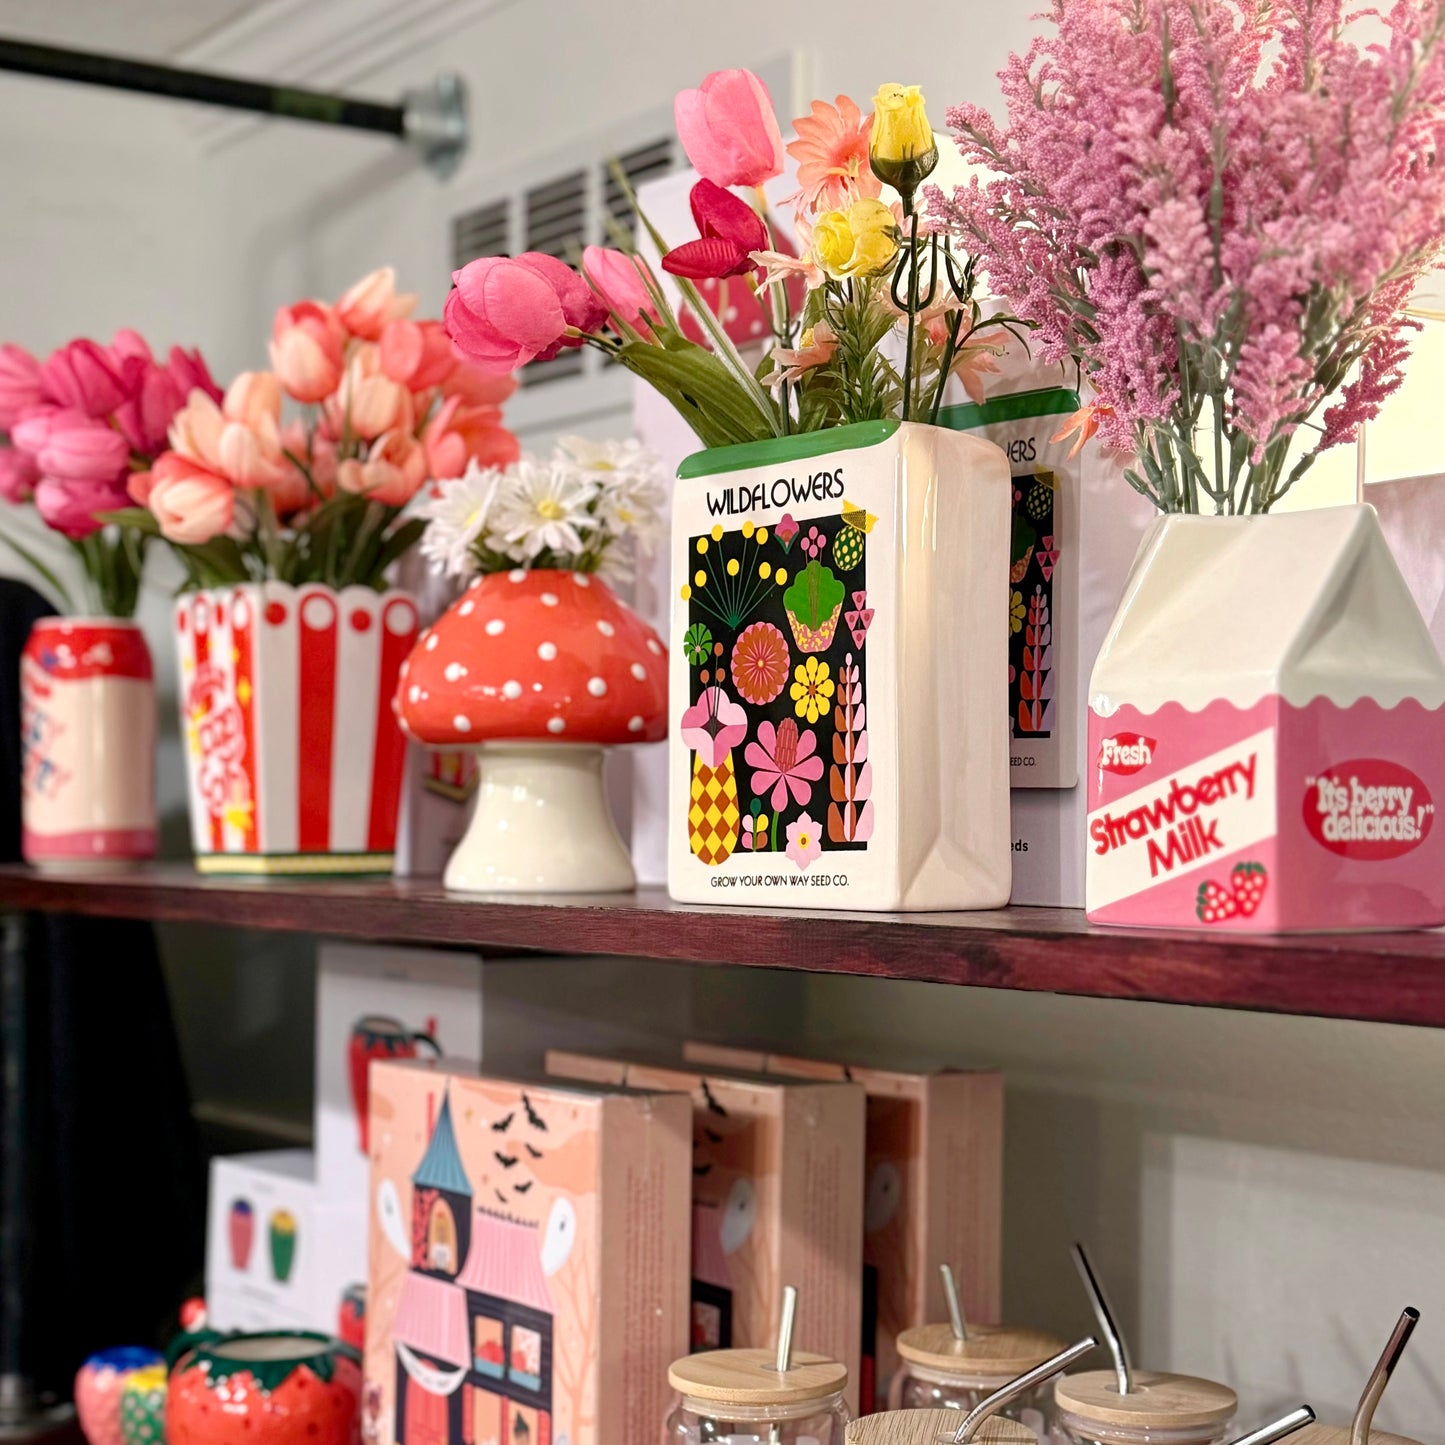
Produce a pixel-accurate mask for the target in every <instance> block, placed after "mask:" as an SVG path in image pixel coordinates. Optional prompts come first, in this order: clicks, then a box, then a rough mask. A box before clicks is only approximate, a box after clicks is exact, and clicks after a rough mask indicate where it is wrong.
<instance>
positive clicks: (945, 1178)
mask: <svg viewBox="0 0 1445 1445" xmlns="http://www.w3.org/2000/svg"><path fill="white" fill-rule="evenodd" d="M683 1057H684V1058H685V1059H687V1060H688V1061H689V1062H690V1063H696V1064H705V1065H708V1066H711V1067H715V1068H732V1069H749V1070H755V1071H758V1072H764V1073H769V1074H783V1075H789V1076H795V1077H798V1078H813V1079H851V1080H852V1081H853V1082H854V1083H856V1084H860V1085H861V1086H862V1088H863V1091H864V1093H865V1094H866V1095H867V1096H868V1105H867V1157H866V1164H865V1173H864V1190H863V1198H864V1211H863V1276H864V1286H863V1301H864V1319H863V1326H862V1340H863V1366H862V1373H861V1376H860V1380H859V1384H860V1397H861V1398H860V1405H861V1408H862V1411H863V1413H865V1414H866V1413H868V1412H869V1411H871V1410H873V1409H874V1408H875V1407H876V1408H879V1409H881V1408H882V1404H883V1401H884V1400H886V1399H887V1397H888V1384H889V1381H890V1380H891V1379H892V1376H893V1372H894V1371H895V1370H896V1369H897V1368H898V1351H897V1348H896V1345H895V1341H896V1340H897V1338H898V1335H899V1334H900V1333H901V1332H902V1331H903V1330H906V1329H911V1328H912V1327H913V1326H915V1325H924V1324H932V1323H935V1322H937V1321H940V1320H944V1319H947V1318H948V1314H947V1306H946V1304H945V1302H944V1298H943V1284H942V1281H941V1277H940V1275H939V1272H938V1271H939V1266H940V1265H943V1264H947V1265H949V1266H951V1267H952V1269H953V1272H954V1276H955V1278H956V1279H957V1281H958V1287H959V1295H960V1298H961V1301H962V1304H963V1311H964V1316H965V1318H967V1319H969V1320H974V1321H978V1322H980V1323H985V1324H987V1323H992V1322H995V1321H997V1319H998V1318H999V1311H1000V1309H1001V1307H1002V1291H1003V1102H1004V1091H1003V1075H1002V1074H999V1073H992V1072H983V1071H980V1072H976V1073H974V1072H968V1073H965V1072H952V1071H949V1072H945V1073H922V1074H919V1073H900V1072H897V1071H894V1070H889V1069H871V1068H860V1067H858V1066H856V1065H850V1064H839V1063H826V1062H823V1061H820V1060H816V1059H800V1058H795V1057H792V1056H790V1055H787V1054H772V1053H762V1052H759V1051H757V1050H748V1049H736V1048H730V1047H727V1046H725V1045H722V1044H706V1043H700V1042H689V1043H686V1044H684V1045H683Z"/></svg>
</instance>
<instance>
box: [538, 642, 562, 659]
mask: <svg viewBox="0 0 1445 1445" xmlns="http://www.w3.org/2000/svg"><path fill="white" fill-rule="evenodd" d="M537 656H538V657H540V658H541V659H542V661H543V662H551V661H552V659H553V658H554V657H556V656H557V644H556V643H555V642H543V643H540V644H539V645H538V647H537Z"/></svg>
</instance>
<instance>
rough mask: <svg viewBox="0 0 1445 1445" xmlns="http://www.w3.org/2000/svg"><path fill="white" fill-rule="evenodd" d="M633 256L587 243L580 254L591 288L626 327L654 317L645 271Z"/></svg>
mask: <svg viewBox="0 0 1445 1445" xmlns="http://www.w3.org/2000/svg"><path fill="white" fill-rule="evenodd" d="M642 265H643V263H642V262H641V261H640V260H639V259H638V258H637V257H636V256H625V255H623V253H622V252H621V251H609V250H608V249H607V248H606V247H605V246H588V247H587V249H586V250H585V251H583V253H582V270H583V271H584V272H585V273H586V275H587V279H588V280H589V281H590V282H591V283H592V286H593V289H594V290H595V291H596V292H597V294H598V295H599V296H600V297H601V298H602V300H603V301H604V302H605V303H606V304H607V307H608V309H609V310H611V311H612V312H614V313H615V314H616V315H617V317H618V319H619V320H621V321H623V322H625V323H626V324H627V325H628V326H636V325H637V324H638V323H639V322H640V321H645V320H648V319H651V320H653V321H656V320H657V307H656V305H654V303H653V300H652V296H651V294H650V293H649V292H648V289H647V287H646V285H645V284H644V283H643V279H642V278H643V276H644V275H645V274H646V272H644V271H643V269H642Z"/></svg>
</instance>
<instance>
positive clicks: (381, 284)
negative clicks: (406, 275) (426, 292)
mask: <svg viewBox="0 0 1445 1445" xmlns="http://www.w3.org/2000/svg"><path fill="white" fill-rule="evenodd" d="M415 309H416V296H415V295H414V294H413V293H411V292H409V291H401V292H399V291H397V289H396V271H395V269H394V268H393V267H391V266H381V267H379V268H378V269H377V270H375V271H373V272H371V273H370V274H369V275H367V276H363V277H362V278H361V280H360V281H358V282H357V283H356V285H354V286H353V287H351V289H350V290H349V291H347V292H346V294H345V295H344V296H343V297H342V298H341V300H340V301H338V302H337V303H336V319H337V320H338V321H340V322H341V324H342V325H343V326H344V327H345V328H346V329H347V330H348V331H349V332H350V333H351V334H352V335H353V336H360V337H361V338H362V339H363V340H365V341H376V340H377V339H378V338H379V337H380V336H381V332H382V328H383V327H384V326H385V325H386V323H387V322H388V321H400V320H403V319H404V318H406V317H408V316H410V315H411V313H412V312H413V311H414V310H415Z"/></svg>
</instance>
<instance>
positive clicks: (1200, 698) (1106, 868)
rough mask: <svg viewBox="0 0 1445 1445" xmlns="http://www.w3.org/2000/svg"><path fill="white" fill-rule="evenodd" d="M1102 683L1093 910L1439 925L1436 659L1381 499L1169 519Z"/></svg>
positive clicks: (1162, 922)
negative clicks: (1213, 626)
mask: <svg viewBox="0 0 1445 1445" xmlns="http://www.w3.org/2000/svg"><path fill="white" fill-rule="evenodd" d="M1226 616H1228V617H1232V618H1233V619H1234V621H1233V622H1232V623H1229V624H1227V625H1224V626H1222V627H1221V628H1220V629H1218V630H1217V631H1210V630H1209V628H1208V627H1207V626H1206V625H1205V623H1206V622H1207V621H1208V620H1210V619H1215V618H1219V619H1223V618H1225V617H1226ZM1089 693H1090V716H1089V754H1088V756H1089V776H1088V787H1089V817H1088V834H1087V836H1088V872H1087V894H1088V913H1089V917H1090V918H1092V919H1095V920H1096V921H1098V922H1100V923H1121V924H1139V925H1145V926H1151V927H1169V928H1204V929H1208V930H1211V931H1214V932H1219V931H1244V932H1278V931H1308V930H1315V929H1332V930H1337V929H1375V928H1430V927H1435V926H1438V925H1439V924H1442V923H1445V830H1442V829H1440V828H1438V827H1436V826H1435V808H1436V800H1437V799H1442V798H1445V663H1442V662H1441V659H1440V655H1439V653H1438V652H1437V651H1436V648H1435V644H1434V642H1433V641H1432V640H1431V637H1430V633H1429V630H1428V628H1427V627H1426V625H1425V622H1424V620H1423V619H1422V618H1421V616H1420V611H1419V608H1418V607H1417V606H1416V605H1415V601H1414V599H1413V598H1412V597H1411V595H1410V591H1409V589H1408V587H1407V586H1406V583H1405V580H1404V578H1403V577H1402V576H1401V575H1400V570H1399V568H1398V567H1397V566H1396V565H1395V561H1394V558H1393V557H1392V556H1391V555H1390V550H1389V547H1388V546H1387V544H1386V542H1385V539H1384V536H1383V534H1382V533H1381V531H1380V524H1379V521H1378V519H1377V518H1376V516H1375V513H1374V510H1373V509H1372V508H1370V507H1365V506H1356V507H1331V508H1324V509H1320V510H1317V511H1309V512H1292V513H1284V514H1281V515H1275V514H1272V513H1271V514H1267V515H1264V516H1253V517H1194V516H1170V517H1163V518H1160V519H1159V521H1157V522H1156V523H1155V525H1154V527H1153V528H1152V529H1151V531H1150V532H1149V533H1148V534H1147V535H1146V537H1145V539H1144V541H1143V543H1142V544H1141V546H1140V549H1139V555H1138V557H1137V558H1136V559H1135V563H1134V569H1133V571H1132V573H1131V574H1130V577H1129V583H1128V586H1127V588H1126V590H1125V594H1124V599H1123V602H1122V603H1121V604H1120V607H1119V610H1118V612H1117V613H1116V614H1115V617H1114V622H1113V625H1112V626H1111V628H1110V630H1109V633H1108V635H1107V636H1106V638H1105V640H1104V646H1103V649H1102V651H1101V652H1100V654H1099V658H1098V661H1097V663H1096V664H1095V667H1094V673H1093V677H1092V680H1091V683H1090V688H1089Z"/></svg>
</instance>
